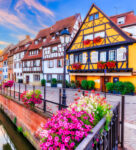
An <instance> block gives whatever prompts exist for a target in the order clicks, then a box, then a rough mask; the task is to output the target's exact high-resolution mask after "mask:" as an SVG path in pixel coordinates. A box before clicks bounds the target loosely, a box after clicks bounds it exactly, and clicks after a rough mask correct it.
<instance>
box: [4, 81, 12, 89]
mask: <svg viewBox="0 0 136 150" xmlns="http://www.w3.org/2000/svg"><path fill="white" fill-rule="evenodd" d="M13 84H14V81H11V80H9V81H7V82H5V83H4V85H3V87H4V88H6V87H12V86H13Z"/></svg>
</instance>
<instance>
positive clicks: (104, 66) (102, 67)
mask: <svg viewBox="0 0 136 150" xmlns="http://www.w3.org/2000/svg"><path fill="white" fill-rule="evenodd" d="M97 68H98V69H105V68H106V63H105V62H102V61H100V62H98V63H97Z"/></svg>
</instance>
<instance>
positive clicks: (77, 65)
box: [72, 63, 81, 70]
mask: <svg viewBox="0 0 136 150" xmlns="http://www.w3.org/2000/svg"><path fill="white" fill-rule="evenodd" d="M72 69H74V70H80V69H81V63H74V64H72Z"/></svg>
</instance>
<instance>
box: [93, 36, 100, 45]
mask: <svg viewBox="0 0 136 150" xmlns="http://www.w3.org/2000/svg"><path fill="white" fill-rule="evenodd" d="M101 41H102V38H101V37H100V36H98V37H96V38H94V39H93V42H94V43H95V44H96V43H100V42H101Z"/></svg>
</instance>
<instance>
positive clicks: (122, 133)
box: [121, 95, 125, 149]
mask: <svg viewBox="0 0 136 150" xmlns="http://www.w3.org/2000/svg"><path fill="white" fill-rule="evenodd" d="M124 118H125V96H124V95H122V102H121V148H122V149H124Z"/></svg>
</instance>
